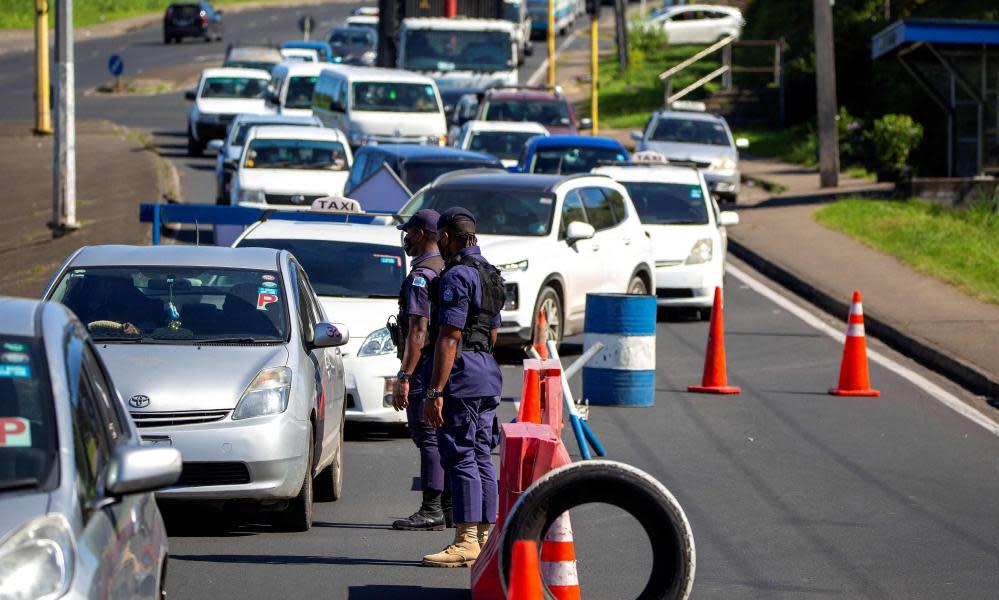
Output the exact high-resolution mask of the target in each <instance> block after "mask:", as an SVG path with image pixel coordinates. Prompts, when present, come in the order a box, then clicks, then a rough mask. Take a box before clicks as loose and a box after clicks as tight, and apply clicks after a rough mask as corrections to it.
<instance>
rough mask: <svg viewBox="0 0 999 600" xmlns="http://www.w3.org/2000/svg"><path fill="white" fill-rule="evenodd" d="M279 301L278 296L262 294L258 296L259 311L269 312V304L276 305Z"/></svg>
mask: <svg viewBox="0 0 999 600" xmlns="http://www.w3.org/2000/svg"><path fill="white" fill-rule="evenodd" d="M277 301H278V297H277V294H271V293H268V292H261V293H259V294H257V310H267V306H268V305H269V304H274V303H275V302H277Z"/></svg>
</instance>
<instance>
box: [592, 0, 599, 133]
mask: <svg viewBox="0 0 999 600" xmlns="http://www.w3.org/2000/svg"><path fill="white" fill-rule="evenodd" d="M599 1H600V0H596V2H599ZM599 8H600V4H597V9H598V11H597V12H596V13H594V14H591V15H590V120H591V121H592V122H593V129H591V130H590V133H591V134H592V135H597V132H598V131H599V129H600V110H599V106H598V105H599V102H600V35H599V33H600V32H599V28H598V27H597V21H599V20H600V13H599Z"/></svg>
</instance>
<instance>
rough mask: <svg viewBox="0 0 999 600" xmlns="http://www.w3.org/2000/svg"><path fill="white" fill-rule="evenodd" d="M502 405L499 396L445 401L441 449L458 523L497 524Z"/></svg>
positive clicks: (439, 442) (455, 517) (440, 440)
mask: <svg viewBox="0 0 999 600" xmlns="http://www.w3.org/2000/svg"><path fill="white" fill-rule="evenodd" d="M499 403H500V399H499V397H498V396H494V397H483V398H445V399H444V410H443V413H444V425H443V426H442V427H440V428H438V429H437V446H438V448H439V449H440V456H441V464H442V465H443V466H444V471H445V473H446V474H447V477H448V479H449V481H450V483H451V497H452V499H453V502H454V506H453V508H452V511H453V513H454V522H455V523H495V522H496V513H497V512H498V509H499V507H498V505H499V497H498V492H499V490H498V488H497V486H496V468H495V467H494V466H493V461H492V458H491V453H492V449H493V448H494V447H495V446H496V437H497V436H496V409H497V408H498V407H499Z"/></svg>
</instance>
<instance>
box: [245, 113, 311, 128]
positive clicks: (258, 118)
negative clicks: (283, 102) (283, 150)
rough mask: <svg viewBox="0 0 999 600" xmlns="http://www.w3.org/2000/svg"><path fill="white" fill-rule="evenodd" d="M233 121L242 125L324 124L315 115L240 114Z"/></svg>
mask: <svg viewBox="0 0 999 600" xmlns="http://www.w3.org/2000/svg"><path fill="white" fill-rule="evenodd" d="M232 120H233V122H235V121H239V122H240V123H249V124H253V123H268V124H275V125H278V124H282V123H287V124H289V125H292V124H295V125H299V124H301V125H320V124H321V123H322V121H320V120H319V117H317V116H315V115H313V116H309V117H306V116H304V115H256V114H253V113H239V114H237V115H236V116H235V117H233V119H232Z"/></svg>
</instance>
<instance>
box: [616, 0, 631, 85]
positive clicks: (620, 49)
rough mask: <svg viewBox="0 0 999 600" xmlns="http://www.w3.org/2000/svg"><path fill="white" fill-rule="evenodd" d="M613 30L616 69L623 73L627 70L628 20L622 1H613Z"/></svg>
mask: <svg viewBox="0 0 999 600" xmlns="http://www.w3.org/2000/svg"><path fill="white" fill-rule="evenodd" d="M614 28H615V33H616V34H617V35H616V38H617V67H618V70H619V71H620V72H621V73H624V72H625V71H627V70H628V20H627V15H626V13H625V4H624V0H614Z"/></svg>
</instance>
